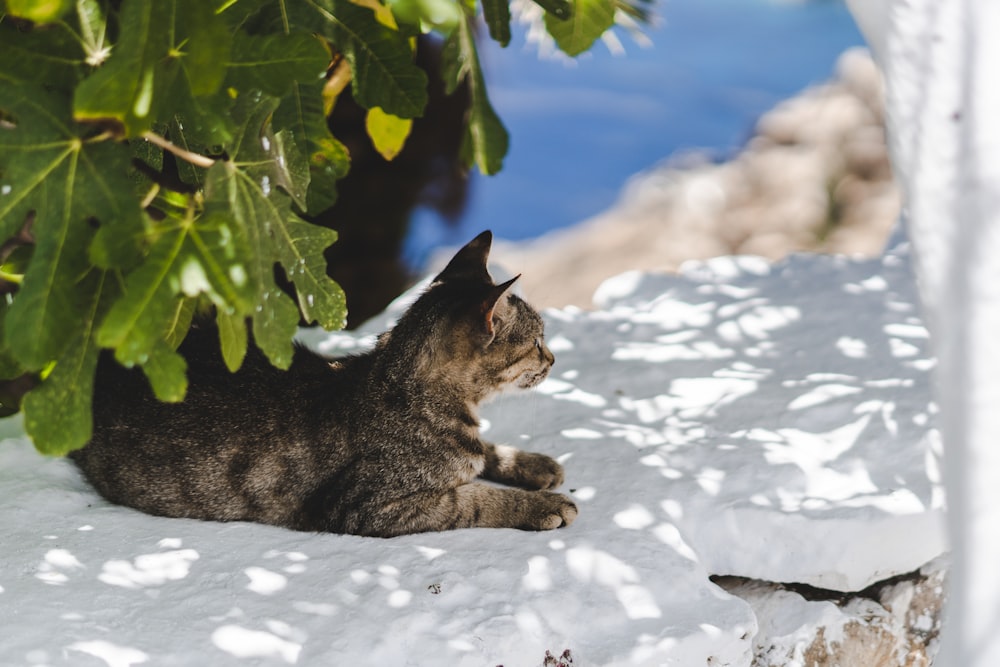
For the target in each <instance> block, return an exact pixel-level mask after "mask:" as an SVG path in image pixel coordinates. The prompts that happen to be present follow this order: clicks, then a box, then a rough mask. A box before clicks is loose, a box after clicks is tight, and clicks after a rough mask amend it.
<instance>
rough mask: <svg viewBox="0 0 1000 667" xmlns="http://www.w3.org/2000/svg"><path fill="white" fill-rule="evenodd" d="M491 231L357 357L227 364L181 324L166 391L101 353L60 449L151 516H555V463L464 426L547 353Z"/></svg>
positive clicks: (519, 523) (474, 424)
mask: <svg viewBox="0 0 1000 667" xmlns="http://www.w3.org/2000/svg"><path fill="white" fill-rule="evenodd" d="M491 238H492V237H491V235H490V233H489V232H484V233H483V234H481V235H480V236H478V237H477V238H476V239H474V240H473V241H472V242H470V243H469V244H468V245H467V246H465V247H464V248H462V249H461V250H460V251H459V252H458V253H457V254H456V255H455V257H454V258H453V259H452V261H451V262H450V263H449V264H448V266H447V267H446V268H445V269H444V270H443V271H442V272H441V273H440V275H438V276H437V278H436V279H435V280H434V282H433V283H432V284H431V285H430V287H429V288H428V289H427V290H426V291H425V293H424V294H422V295H421V296H420V298H419V299H418V300H417V301H416V302H415V303H414V304H413V305H412V306H411V307H410V308H409V309H408V310H407V312H406V313H405V314H404V315H403V316H402V317H401V318H400V320H399V322H398V323H397V324H396V326H395V327H394V328H393V329H392V330H391V331H390V332H387V333H385V334H383V335H382V336H381V337H380V338H379V341H378V344H377V345H376V347H375V348H374V349H373V350H372V351H370V352H368V353H365V354H361V355H358V356H353V357H347V358H342V359H336V360H328V359H324V358H322V357H320V356H318V355H316V354H314V353H312V352H310V351H308V350H306V349H304V348H298V349H297V350H296V353H295V359H294V362H293V363H292V366H291V368H290V369H289V370H287V371H281V370H278V369H276V368H274V367H273V366H271V365H270V364H269V363H268V362H267V360H266V359H265V358H264V357H263V355H261V354H260V353H259V352H257V351H255V350H251V351H250V352H248V356H247V358H246V360H245V361H244V363H243V366H242V367H241V368H240V370H239V371H237V372H236V373H230V372H229V371H228V370H227V369H226V368H225V366H224V364H223V362H222V360H221V357H220V356H219V352H218V349H217V348H218V344H217V343H216V342H215V339H214V333H213V332H212V331H211V330H208V331H206V330H203V329H201V328H198V327H195V328H193V329H192V332H191V333H190V334H189V336H188V339H187V340H186V341H185V342H184V344H183V345H182V346H181V352H182V354H183V355H184V356H185V358H186V359H187V362H188V376H189V388H188V393H187V398H186V399H185V400H184V402H183V403H179V404H167V403H161V402H159V401H158V400H156V398H155V397H154V396H153V395H152V392H151V391H150V389H149V387H148V385H147V383H146V380H145V379H144V378H143V376H142V374H141V373H140V372H139V371H136V370H131V371H129V370H125V369H123V368H121V367H119V366H117V364H115V363H114V361H113V360H112V359H111V358H110V356H109V355H104V357H103V358H102V361H101V364H100V367H99V372H98V378H97V383H96V388H95V396H94V435H93V438H92V439H91V441H90V442H89V443H88V444H87V446H86V447H85V448H84V449H82V450H80V451H79V452H76V453H74V455H73V458H74V460H75V461H76V462H77V464H78V465H79V466H80V468H81V469H82V470H83V472H84V473H85V475H86V477H87V479H88V480H89V481H90V482H91V483H92V484H93V486H94V487H95V488H96V489H97V490H98V491H99V492H100V493H101V494H102V495H104V496H105V497H106V498H107V499H109V500H111V501H112V502H115V503H120V504H122V505H128V506H130V507H134V508H136V509H139V510H142V511H144V512H148V513H150V514H157V515H163V516H171V517H190V518H196V519H207V520H215V521H258V522H262V523H268V524H274V525H278V526H284V527H287V528H293V529H297V530H308V531H329V532H336V533H353V534H358V535H373V536H381V537H390V536H394V535H401V534H406V533H417V532H423V531H438V530H448V529H452V528H465V527H473V526H483V527H495V528H504V527H506V528H521V529H526V530H545V529H550V528H558V527H560V526H564V525H569V524H570V523H571V522H572V521H573V519H574V518H575V517H576V514H577V508H576V505H575V504H574V503H573V502H572V501H571V500H570V499H569V498H567V497H566V496H563V495H560V494H557V493H553V492H551V491H548V489H551V488H554V487H556V486H558V485H559V484H561V483H562V481H563V470H562V467H561V466H560V465H559V464H558V463H556V461H554V460H553V459H551V458H549V457H548V456H544V455H541V454H531V453H525V452H521V451H519V450H516V449H513V448H511V447H504V446H496V445H493V444H490V443H488V442H485V441H483V440H481V439H480V437H479V420H478V416H477V406H478V404H479V403H481V402H482V401H483V400H484V399H486V398H488V397H489V396H490V395H492V394H494V393H496V392H498V391H500V390H502V389H504V388H505V387H508V386H515V387H521V388H528V387H532V386H534V385H536V384H538V383H539V382H541V381H542V380H543V379H544V378H545V377H546V375H547V374H548V372H549V368H550V367H551V365H552V362H553V356H552V353H551V352H550V351H549V349H548V348H547V347H546V346H545V343H544V341H543V324H542V320H541V318H540V317H539V316H538V314H537V313H536V312H535V311H534V310H533V309H532V308H531V307H530V306H529V305H528V304H527V303H525V302H524V301H523V300H522V299H520V298H518V297H517V296H516V295H513V294H510V293H509V291H508V288H509V287H510V283H511V282H513V281H510V282H507V283H504V284H502V285H495V284H494V282H493V280H492V278H490V276H489V273H488V272H487V270H486V259H487V256H488V254H489V249H490V243H491ZM477 478H483V479H487V480H491V481H494V482H500V483H502V484H507V485H510V486H514V487H520V488H507V487H498V486H493V485H488V484H481V483H478V482H477Z"/></svg>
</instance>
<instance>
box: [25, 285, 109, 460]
mask: <svg viewBox="0 0 1000 667" xmlns="http://www.w3.org/2000/svg"><path fill="white" fill-rule="evenodd" d="M84 282H86V283H87V289H85V290H81V291H82V292H83V293H85V294H86V301H85V302H84V303H83V304H82V305H83V306H84V312H85V315H84V317H83V318H82V320H81V321H80V323H79V325H78V326H76V327H75V328H74V329H73V332H72V333H73V340H72V344H70V345H67V346H66V350H65V352H64V353H63V354H62V355H61V356H60V357H59V358H58V360H57V361H56V364H55V367H54V368H53V369H52V372H51V373H50V374H49V375H48V377H46V378H45V380H44V381H43V382H42V383H41V384H40V385H39V386H38V387H35V388H34V389H32V390H31V391H30V392H28V394H27V395H25V397H24V401H23V403H22V409H23V411H24V429H25V431H27V433H28V435H29V436H31V439H32V440H33V441H34V443H35V447H36V448H37V449H38V450H39V451H40V452H42V453H43V454H49V455H53V456H61V455H63V454H66V453H67V452H69V451H72V450H74V449H79V448H80V447H82V446H83V445H85V444H86V443H87V441H88V440H89V439H90V435H91V431H92V428H93V421H92V416H91V409H90V404H91V397H92V396H93V393H94V371H95V369H96V368H97V358H98V355H99V352H100V350H99V348H98V346H97V344H96V343H95V341H94V335H93V334H94V327H95V324H96V322H97V320H98V318H99V317H100V315H101V312H102V310H103V308H104V307H105V305H106V303H107V301H108V298H107V297H106V295H105V292H106V290H105V277H104V274H103V273H98V272H94V273H92V274H91V275H90V276H88V278H87V279H86V280H85V281H84Z"/></svg>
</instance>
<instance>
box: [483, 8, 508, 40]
mask: <svg viewBox="0 0 1000 667" xmlns="http://www.w3.org/2000/svg"><path fill="white" fill-rule="evenodd" d="M483 18H484V19H485V20H486V27H487V28H488V29H489V31H490V37H492V38H493V40H494V41H496V42H498V43H499V44H500V46H507V45H508V44H509V43H510V5H509V4H507V0H483Z"/></svg>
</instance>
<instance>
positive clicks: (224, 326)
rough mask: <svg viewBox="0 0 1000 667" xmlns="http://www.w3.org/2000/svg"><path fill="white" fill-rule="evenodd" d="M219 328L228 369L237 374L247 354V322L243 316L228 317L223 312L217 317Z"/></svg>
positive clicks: (220, 340)
mask: <svg viewBox="0 0 1000 667" xmlns="http://www.w3.org/2000/svg"><path fill="white" fill-rule="evenodd" d="M215 321H216V323H217V325H218V327H219V345H220V347H221V348H222V359H223V361H225V362H226V368H228V369H229V371H230V372H232V373H235V372H236V371H238V370H239V368H240V366H242V365H243V357H244V356H246V353H247V322H246V318H245V317H243V316H242V315H227V314H225V313H224V312H222V311H221V310H220V311H218V312H217V313H216V315H215Z"/></svg>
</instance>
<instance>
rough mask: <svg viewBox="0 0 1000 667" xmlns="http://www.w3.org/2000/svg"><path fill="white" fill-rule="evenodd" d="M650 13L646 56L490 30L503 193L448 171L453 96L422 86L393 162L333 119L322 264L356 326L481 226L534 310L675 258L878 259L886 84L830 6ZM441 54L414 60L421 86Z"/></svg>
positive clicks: (894, 210)
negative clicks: (341, 167) (419, 111)
mask: <svg viewBox="0 0 1000 667" xmlns="http://www.w3.org/2000/svg"><path fill="white" fill-rule="evenodd" d="M529 6H530V5H529ZM650 9H651V12H652V15H653V24H652V25H649V26H645V27H643V29H642V33H643V35H645V37H646V38H648V39H643V38H641V37H640V38H639V39H635V37H634V35H632V34H631V33H630V32H629V31H628V30H616V32H615V38H616V39H611V40H609V41H607V42H605V43H598V44H596V45H595V46H594V48H593V49H591V51H590V52H589V53H587V54H584V55H582V56H580V57H579V58H578V59H577V60H576V61H571V60H569V59H568V58H565V57H553V56H552V55H546V52H547V51H548V49H546V48H545V45H544V44H541V45H540V44H539V43H538V42H537V41H536V40H534V39H533V35H532V33H533V31H532V30H531V25H530V24H524V23H522V24H520V25H518V26H516V27H515V30H514V37H513V39H512V41H511V44H510V45H509V46H508V47H507V48H506V49H501V48H500V47H499V46H497V45H496V44H495V43H494V42H493V41H492V40H490V39H488V38H487V37H486V36H485V31H483V35H482V37H483V38H482V39H480V56H481V59H482V62H483V66H484V68H485V70H486V77H487V83H488V86H489V89H488V91H489V95H490V98H491V100H492V102H493V105H494V107H495V108H496V111H497V113H498V114H499V115H500V117H501V119H502V120H503V122H504V124H505V125H506V126H507V129H508V131H509V133H510V136H511V143H510V151H509V153H508V155H507V157H506V159H505V161H504V166H503V170H502V171H501V172H500V173H499V174H498V175H496V176H492V177H483V176H481V175H479V174H478V172H473V173H472V174H470V175H467V176H466V175H465V174H464V173H463V172H462V170H461V169H460V167H459V164H458V151H459V145H460V141H461V136H460V134H458V132H457V130H456V127H457V125H458V123H457V122H456V119H460V118H461V117H462V115H463V114H464V113H465V108H466V105H467V103H468V100H467V96H466V94H465V93H464V91H461V90H460V91H458V92H457V93H456V94H455V95H453V96H450V97H447V96H445V95H444V94H443V91H442V90H440V88H438V89H437V90H434V89H433V87H432V90H431V103H430V106H429V108H428V111H427V115H426V117H425V118H423V119H421V120H419V121H418V122H417V123H416V124H415V126H414V130H413V133H412V135H411V137H410V139H409V140H408V142H407V145H406V148H405V149H404V150H403V152H402V153H401V154H400V156H398V157H397V158H396V160H394V161H393V162H392V163H386V162H385V161H384V160H383V159H382V158H381V157H380V156H379V155H378V154H377V153H375V152H374V151H373V149H372V148H371V146H370V144H368V141H367V137H366V136H365V133H364V129H363V124H362V120H363V116H362V115H361V113H360V112H358V111H357V110H356V109H352V107H351V105H350V104H340V103H339V102H338V106H337V108H336V109H335V113H334V116H333V118H332V119H331V124H332V126H333V129H334V132H335V134H337V136H338V137H342V138H343V140H344V141H345V143H346V144H347V146H348V148H349V150H350V151H351V154H352V159H353V166H352V171H351V174H350V175H349V176H348V178H347V179H345V181H342V182H341V187H340V199H339V201H338V204H337V206H336V207H335V208H334V209H333V210H332V211H331V212H330V213H329V214H328V215H327V216H324V220H323V222H324V224H329V225H330V226H332V227H333V228H335V229H337V230H338V231H339V232H340V235H341V240H340V241H339V242H338V243H337V244H335V245H334V246H333V247H332V248H331V249H330V252H329V253H328V255H329V259H330V262H331V275H333V277H334V278H335V279H337V280H338V281H339V282H340V283H341V284H342V286H343V287H344V288H345V290H346V292H347V295H348V304H349V307H350V308H351V322H350V324H351V325H357V324H359V323H360V322H362V321H364V319H367V318H368V317H370V316H371V315H374V314H375V313H377V312H378V311H379V310H381V308H383V307H384V306H385V305H386V303H387V302H388V301H389V300H391V299H392V298H393V297H394V296H395V295H396V294H398V293H399V292H401V291H402V290H403V289H405V288H406V287H407V286H409V285H410V284H412V281H414V280H415V279H416V278H418V277H420V276H421V275H423V274H425V273H427V272H428V271H430V270H433V269H434V267H435V265H439V264H440V262H441V257H442V255H443V254H444V253H446V252H450V249H451V248H453V247H454V246H457V245H460V244H462V243H464V242H465V241H467V240H468V239H470V238H472V237H473V236H475V235H476V234H477V233H479V232H480V231H482V230H483V229H492V230H493V232H494V235H495V237H497V238H498V239H503V240H504V241H506V242H502V241H498V242H497V243H496V245H495V250H494V255H493V258H494V260H496V261H499V262H500V263H501V264H503V265H505V266H507V267H508V268H509V269H510V270H511V271H513V272H521V273H523V274H524V278H523V281H522V282H523V289H524V291H525V292H526V294H527V296H528V298H529V300H531V301H533V302H534V303H536V305H539V306H561V305H566V304H575V305H578V306H581V307H587V306H589V303H590V295H591V294H592V293H593V291H594V289H595V288H596V286H597V285H598V284H599V283H600V282H601V281H602V280H603V279H604V278H606V277H609V276H611V275H614V274H616V273H620V272H621V271H625V270H628V269H634V268H639V269H655V270H667V271H669V270H676V269H677V268H678V267H679V266H680V264H681V263H682V262H684V261H686V260H688V259H700V258H707V257H712V256H716V255H724V254H733V253H747V254H757V255H763V256H765V257H768V258H770V259H777V258H780V257H782V256H784V255H785V254H787V253H789V252H793V251H799V250H816V251H829V252H845V253H850V254H869V255H870V254H877V253H878V252H879V251H880V250H881V248H882V245H883V244H884V242H885V239H886V237H887V235H888V233H889V230H890V228H891V226H892V224H893V222H894V221H895V218H896V216H897V214H898V210H899V195H898V192H897V191H896V188H895V186H894V185H893V183H892V176H891V173H890V170H889V165H888V160H887V157H886V150H885V137H884V131H883V124H882V121H883V118H882V111H881V109H882V106H881V104H882V103H881V82H880V80H879V77H878V73H877V71H876V69H875V67H874V65H873V64H872V63H871V60H870V58H869V57H868V55H867V52H865V51H864V49H863V48H860V47H861V46H862V44H863V40H862V38H861V35H860V33H859V32H858V30H857V28H856V26H855V25H854V22H853V20H852V18H851V16H850V15H849V13H848V11H847V9H846V7H845V6H844V4H843V2H840V1H835V0H813V1H801V2H792V1H779V0H665V1H661V2H659V3H656V4H654V5H652V6H651V7H650ZM439 50H440V45H439V44H436V43H434V42H433V41H425V42H423V43H421V45H420V48H419V53H418V59H419V61H420V62H421V63H422V64H423V65H424V66H426V67H427V68H428V69H429V71H431V72H432V75H431V79H432V82H433V81H434V80H435V79H436V76H435V75H434V74H433V72H436V70H437V59H438V57H439ZM373 199H374V200H377V201H379V202H380V205H379V208H378V210H377V211H376V213H375V214H373V213H372V207H371V202H372V200H373ZM444 248H448V249H449V250H444Z"/></svg>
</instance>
